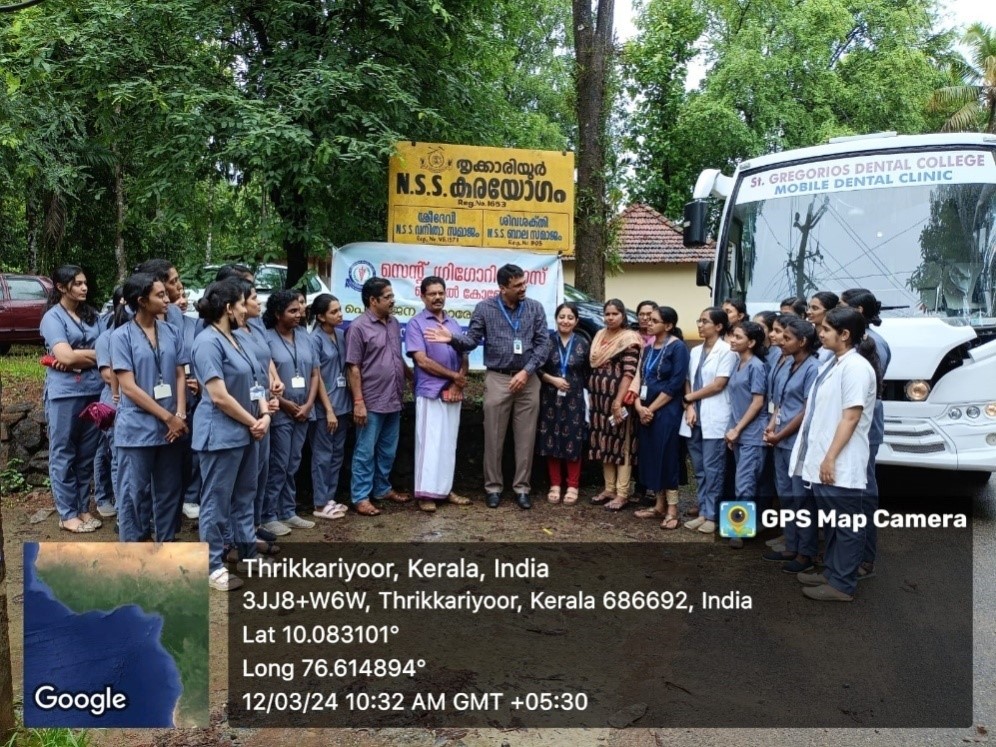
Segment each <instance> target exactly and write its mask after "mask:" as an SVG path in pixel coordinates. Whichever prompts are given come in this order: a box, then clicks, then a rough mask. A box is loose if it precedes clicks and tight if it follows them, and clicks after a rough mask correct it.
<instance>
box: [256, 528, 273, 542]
mask: <svg viewBox="0 0 996 747" xmlns="http://www.w3.org/2000/svg"><path fill="white" fill-rule="evenodd" d="M256 539H261V540H263V542H276V541H277V535H275V534H274V533H273V532H268V531H266V530H265V529H263V527H256Z"/></svg>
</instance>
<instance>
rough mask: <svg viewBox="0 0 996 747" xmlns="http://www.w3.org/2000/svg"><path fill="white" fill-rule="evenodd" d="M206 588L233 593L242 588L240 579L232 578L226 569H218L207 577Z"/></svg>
mask: <svg viewBox="0 0 996 747" xmlns="http://www.w3.org/2000/svg"><path fill="white" fill-rule="evenodd" d="M208 586H210V587H211V588H212V589H215V590H216V591H233V590H234V589H238V588H239V587H240V586H242V579H241V578H239V577H238V576H233V575H232V574H231V573H229V572H228V569H227V568H219V569H218V570H216V571H215V572H214V573H212V574H211V575H210V576H208Z"/></svg>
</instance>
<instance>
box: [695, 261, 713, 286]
mask: <svg viewBox="0 0 996 747" xmlns="http://www.w3.org/2000/svg"><path fill="white" fill-rule="evenodd" d="M710 280H712V260H711V259H700V260H699V262H698V265H697V266H696V267H695V284H696V285H697V286H699V287H700V288H701V287H704V288H709V289H710V290H711V289H712V286H711V285H709V281H710Z"/></svg>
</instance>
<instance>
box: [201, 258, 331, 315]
mask: <svg viewBox="0 0 996 747" xmlns="http://www.w3.org/2000/svg"><path fill="white" fill-rule="evenodd" d="M220 266H221V265H207V266H205V267H204V270H203V272H202V273H201V276H202V277H205V276H206V277H208V278H213V277H214V274H215V273H216V272H217V271H218V268H219V267H220ZM255 272H256V295H257V296H258V297H259V302H260V304H262V306H263V308H264V309H266V299H267V298H269V297H270V294H271V293H272V292H273V291H275V290H282V289H283V288H286V287H287V267H286V266H284V265H259V266H258V267H256V269H255ZM301 282H303V283H305V294H304V295H305V298H307V307H308V308H311V302H312V301H314V300H315V299H316V298H317V297H318V296H320V295H321V294H322V293H331V291H330V290H329V286H328V283H326V282H325V280H323V279H322V278H320V277H319V276H318V275H316V274H314V273H308V274H307V275H305V276H304V278H303V279H302V281H301ZM186 290H187V300H188V302H189V305H188V307H187V315H188V316H197V308H196V303H197V301H198V300H200V298H201V296H203V295H204V288H189V287H188V288H187V289H186Z"/></svg>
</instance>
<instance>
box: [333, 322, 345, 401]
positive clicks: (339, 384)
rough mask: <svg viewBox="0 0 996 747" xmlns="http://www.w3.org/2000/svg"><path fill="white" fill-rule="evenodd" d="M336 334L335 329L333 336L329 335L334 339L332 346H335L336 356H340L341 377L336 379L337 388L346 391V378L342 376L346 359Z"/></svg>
mask: <svg viewBox="0 0 996 747" xmlns="http://www.w3.org/2000/svg"><path fill="white" fill-rule="evenodd" d="M335 332H336V331H335V328H333V329H332V334H330V335H329V337H330V338H332V344H333V345H334V346H335V352H336V355H338V356H339V375H338V376H336V377H335V388H336V389H344V388H345V387H346V377H345V376H343V375H342V369H343V364H344V363H345V360H346V359H345V356H344V355H343V354H342V346H341V345H340V344H339V335H337V334H336V333H335Z"/></svg>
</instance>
